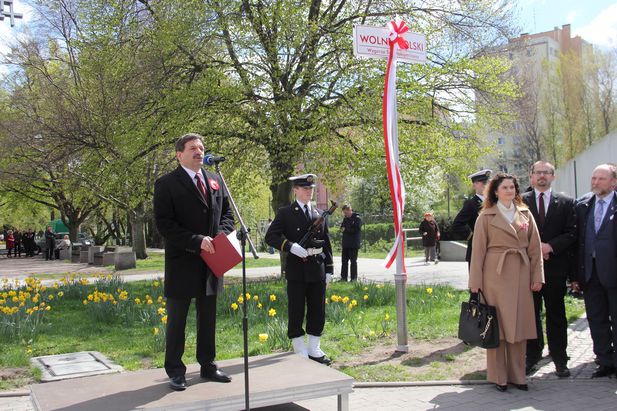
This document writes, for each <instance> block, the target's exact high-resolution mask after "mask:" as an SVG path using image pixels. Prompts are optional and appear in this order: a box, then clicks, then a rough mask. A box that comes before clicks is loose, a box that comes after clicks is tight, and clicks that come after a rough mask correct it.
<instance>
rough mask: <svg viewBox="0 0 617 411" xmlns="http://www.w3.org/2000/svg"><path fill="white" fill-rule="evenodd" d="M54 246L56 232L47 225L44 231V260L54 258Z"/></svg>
mask: <svg viewBox="0 0 617 411" xmlns="http://www.w3.org/2000/svg"><path fill="white" fill-rule="evenodd" d="M55 248H56V234H55V233H54V232H53V230H52V228H51V226H47V230H46V231H45V260H53V259H54V249H55Z"/></svg>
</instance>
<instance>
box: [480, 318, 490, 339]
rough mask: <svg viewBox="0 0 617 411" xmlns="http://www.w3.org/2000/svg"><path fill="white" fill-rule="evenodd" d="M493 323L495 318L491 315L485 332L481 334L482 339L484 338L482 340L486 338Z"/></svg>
mask: <svg viewBox="0 0 617 411" xmlns="http://www.w3.org/2000/svg"><path fill="white" fill-rule="evenodd" d="M492 321H493V316H492V315H489V316H488V321H487V322H486V327H484V332H481V333H480V337H482V339H485V338H486V333H487V332H488V329H489V328H490V326H491V322H492Z"/></svg>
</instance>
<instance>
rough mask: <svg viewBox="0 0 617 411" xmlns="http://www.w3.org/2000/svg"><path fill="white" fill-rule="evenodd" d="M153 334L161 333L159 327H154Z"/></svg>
mask: <svg viewBox="0 0 617 411" xmlns="http://www.w3.org/2000/svg"><path fill="white" fill-rule="evenodd" d="M152 334H154V335H158V334H159V329H158V328H157V327H154V328H153V329H152Z"/></svg>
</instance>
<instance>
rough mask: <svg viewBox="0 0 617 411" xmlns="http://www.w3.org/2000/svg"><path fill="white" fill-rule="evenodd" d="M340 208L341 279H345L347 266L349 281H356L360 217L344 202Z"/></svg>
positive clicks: (360, 234)
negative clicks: (341, 215) (341, 211)
mask: <svg viewBox="0 0 617 411" xmlns="http://www.w3.org/2000/svg"><path fill="white" fill-rule="evenodd" d="M342 210H343V221H342V222H341V233H342V238H343V241H342V244H341V245H342V247H341V259H342V264H341V281H347V269H348V268H350V270H349V271H350V274H351V281H356V280H357V279H358V250H359V249H360V243H361V236H362V218H360V214H358V213H356V212H354V211H353V209H352V208H351V206H350V205H349V204H345V205H344V206H343V208H342ZM348 266H349V267H348Z"/></svg>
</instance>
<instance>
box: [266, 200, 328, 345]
mask: <svg viewBox="0 0 617 411" xmlns="http://www.w3.org/2000/svg"><path fill="white" fill-rule="evenodd" d="M321 213H322V211H321V210H317V209H314V208H313V209H312V216H311V221H309V220H308V219H307V218H306V216H305V214H304V212H303V211H302V209H301V208H300V206H299V204H298V203H297V202H296V201H294V202H293V203H291V204H290V205H288V206H285V207H281V208H280V209H279V210H278V212H277V213H276V217H274V220H273V221H272V224H271V225H270V228H268V231H267V232H266V238H265V240H266V243H267V244H268V245H270V246H272V247H275V248H277V249H279V250H281V251H286V252H287V253H288V254H287V273H286V277H287V297H288V299H289V306H288V310H289V325H288V329H287V336H288V337H289V338H295V337H300V336H302V335H304V330H303V329H302V323H303V322H304V303H305V300H306V306H307V313H306V332H307V333H308V334H311V335H316V336H319V335H321V332H322V331H323V327H324V323H325V298H326V273H332V270H333V263H332V247H331V245H330V237H329V236H328V226H327V224H326V222H325V220H324V222H323V223H322V225H321V228H320V230H319V233H317V235H316V236H315V237H314V238H312V239H310V240H309V242H308V244H304V247H305V248H306V249H307V250H308V251H309V252H313V251H311V250H315V251H319V249H320V248H321V252H320V253H318V254H315V255H311V256H308V257H306V261H304V260H303V259H301V258H300V257H297V256H295V255H293V254H292V253H290V250H291V245H292V244H293V243H297V242H298V241H300V239H302V237H304V235H305V234H306V233H307V232H308V230H309V227H310V226H311V225H312V224H313V221H314V220H316V219H317V218H319V216H320V215H321ZM320 242H323V243H320Z"/></svg>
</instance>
